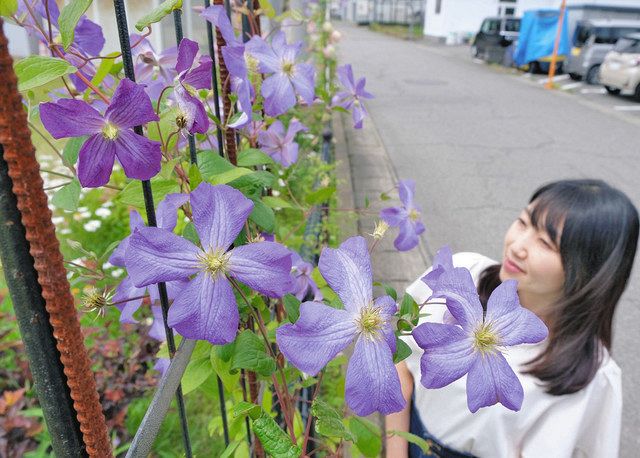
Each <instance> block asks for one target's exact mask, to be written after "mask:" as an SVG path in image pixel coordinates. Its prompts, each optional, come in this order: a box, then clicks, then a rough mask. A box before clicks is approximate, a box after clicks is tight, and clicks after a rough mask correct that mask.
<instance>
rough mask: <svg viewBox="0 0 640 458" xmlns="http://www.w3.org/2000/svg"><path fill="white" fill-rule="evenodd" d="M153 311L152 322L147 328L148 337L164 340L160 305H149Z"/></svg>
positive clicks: (165, 334)
mask: <svg viewBox="0 0 640 458" xmlns="http://www.w3.org/2000/svg"><path fill="white" fill-rule="evenodd" d="M151 313H153V323H151V327H150V328H149V337H151V338H152V339H156V340H159V341H160V342H164V341H165V340H167V333H166V332H165V330H164V322H163V321H162V307H160V306H159V305H154V306H152V307H151Z"/></svg>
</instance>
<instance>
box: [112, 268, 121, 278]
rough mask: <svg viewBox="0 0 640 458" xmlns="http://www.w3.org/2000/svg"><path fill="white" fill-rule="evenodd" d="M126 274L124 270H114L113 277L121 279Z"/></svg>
mask: <svg viewBox="0 0 640 458" xmlns="http://www.w3.org/2000/svg"><path fill="white" fill-rule="evenodd" d="M123 273H124V269H114V270H112V271H111V275H112V276H113V277H115V278H120V277H122V274H123Z"/></svg>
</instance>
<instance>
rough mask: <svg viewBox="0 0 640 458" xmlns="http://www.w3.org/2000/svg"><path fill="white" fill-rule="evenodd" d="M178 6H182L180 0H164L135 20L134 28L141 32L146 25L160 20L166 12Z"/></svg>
mask: <svg viewBox="0 0 640 458" xmlns="http://www.w3.org/2000/svg"><path fill="white" fill-rule="evenodd" d="M180 8H182V0H166V1H164V2H162V3H160V5H158V6H157V7H155V8H154V9H153V10H151V12H150V13H148V14H145V15H144V16H142V17H141V18H140V19H139V20H138V22H136V29H138V31H139V32H142V31H143V30H144V28H145V27H147V26H148V25H151V24H154V23H156V22H160V21H161V20H162V18H163V17H165V16H166V15H167V14H169V13H171V12H172V11H173V10H178V9H180Z"/></svg>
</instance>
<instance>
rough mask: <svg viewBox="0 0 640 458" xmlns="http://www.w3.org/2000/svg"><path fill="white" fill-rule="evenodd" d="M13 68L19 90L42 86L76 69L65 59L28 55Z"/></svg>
mask: <svg viewBox="0 0 640 458" xmlns="http://www.w3.org/2000/svg"><path fill="white" fill-rule="evenodd" d="M14 69H15V72H16V75H17V76H18V90H19V91H27V90H29V89H33V88H36V87H38V86H42V85H43V84H47V83H48V82H50V81H53V80H54V79H56V78H59V77H61V76H64V75H68V74H69V73H73V72H75V71H76V70H77V69H76V68H75V67H74V66H73V65H71V64H70V63H69V62H67V61H66V60H63V59H58V58H57V57H47V56H29V57H27V58H25V59H22V60H21V61H19V62H18V63H17V64H16V65H15V67H14Z"/></svg>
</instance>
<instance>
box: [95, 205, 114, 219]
mask: <svg viewBox="0 0 640 458" xmlns="http://www.w3.org/2000/svg"><path fill="white" fill-rule="evenodd" d="M109 215H111V210H109V209H108V208H104V207H100V208H98V209H97V210H96V216H99V217H100V218H106V217H107V216H109Z"/></svg>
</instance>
